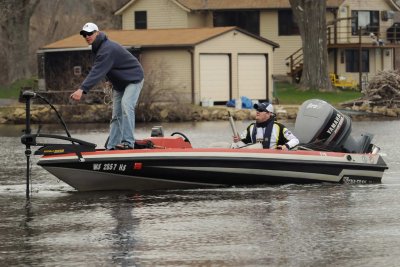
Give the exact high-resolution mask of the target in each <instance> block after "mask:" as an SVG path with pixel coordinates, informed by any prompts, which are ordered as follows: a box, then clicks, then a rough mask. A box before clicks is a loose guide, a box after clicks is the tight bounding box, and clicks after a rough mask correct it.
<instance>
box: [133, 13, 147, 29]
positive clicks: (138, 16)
mask: <svg viewBox="0 0 400 267" xmlns="http://www.w3.org/2000/svg"><path fill="white" fill-rule="evenodd" d="M135 29H147V12H146V11H135Z"/></svg>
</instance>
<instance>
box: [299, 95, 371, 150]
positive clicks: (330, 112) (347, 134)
mask: <svg viewBox="0 0 400 267" xmlns="http://www.w3.org/2000/svg"><path fill="white" fill-rule="evenodd" d="M294 133H295V135H296V137H297V138H299V140H300V146H302V147H304V148H308V149H312V150H325V151H336V152H349V153H369V152H371V150H372V148H373V145H372V144H371V140H372V137H373V136H372V135H371V134H361V136H359V137H357V138H354V137H352V136H351V119H350V118H349V117H348V116H346V115H344V114H342V113H341V112H340V111H339V110H337V109H335V108H334V107H333V106H331V105H330V104H328V103H327V102H325V101H323V100H318V99H311V100H307V101H305V102H304V103H303V104H302V105H301V107H300V109H299V112H298V115H297V118H296V123H295V129H294Z"/></svg>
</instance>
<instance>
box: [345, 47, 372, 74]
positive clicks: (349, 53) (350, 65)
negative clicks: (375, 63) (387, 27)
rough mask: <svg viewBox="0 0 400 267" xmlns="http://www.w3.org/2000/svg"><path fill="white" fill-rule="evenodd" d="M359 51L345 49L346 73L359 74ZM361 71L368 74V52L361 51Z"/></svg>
mask: <svg viewBox="0 0 400 267" xmlns="http://www.w3.org/2000/svg"><path fill="white" fill-rule="evenodd" d="M359 54H360V52H359V50H358V49H347V50H346V72H360V68H359V64H360V60H359ZM361 66H362V68H361V71H362V72H369V51H368V50H362V51H361Z"/></svg>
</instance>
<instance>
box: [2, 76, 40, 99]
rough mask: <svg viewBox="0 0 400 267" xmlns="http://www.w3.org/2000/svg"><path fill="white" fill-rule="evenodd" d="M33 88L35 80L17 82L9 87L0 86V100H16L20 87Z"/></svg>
mask: <svg viewBox="0 0 400 267" xmlns="http://www.w3.org/2000/svg"><path fill="white" fill-rule="evenodd" d="M35 86H36V79H35V78H32V79H23V80H18V81H16V82H14V83H12V84H11V85H9V86H0V98H11V99H18V97H19V92H20V91H21V88H22V87H32V88H35Z"/></svg>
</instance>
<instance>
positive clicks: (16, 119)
mask: <svg viewBox="0 0 400 267" xmlns="http://www.w3.org/2000/svg"><path fill="white" fill-rule="evenodd" d="M6 102H7V101H6ZM6 102H5V101H0V104H1V105H0V124H24V123H25V104H24V103H19V102H17V101H9V102H7V103H8V104H5V103H6ZM54 106H55V108H56V109H57V110H58V112H59V113H60V115H61V117H62V118H63V119H64V121H65V122H66V123H109V121H110V118H111V112H112V108H111V106H110V105H104V104H99V105H87V104H69V105H54ZM274 107H275V113H276V117H277V120H278V121H291V120H295V119H296V117H297V113H298V109H299V107H300V105H278V104H274ZM336 108H337V107H336ZM337 109H338V110H339V111H340V112H342V113H343V114H345V115H347V116H349V117H350V118H351V119H353V120H365V119H376V118H382V117H383V118H387V119H396V118H398V116H399V115H400V109H389V108H386V107H374V108H370V109H361V108H360V107H358V106H354V107H353V108H343V109H340V108H337ZM229 114H231V115H232V117H233V118H234V119H235V120H254V119H255V115H256V111H255V110H254V109H235V108H231V107H226V106H213V107H201V106H197V105H191V104H180V105H176V104H170V105H152V106H151V107H147V108H145V107H138V108H137V109H136V121H137V122H187V121H218V120H227V119H228V118H229ZM31 121H32V123H43V124H51V123H57V122H58V117H57V114H56V113H55V112H54V111H53V110H52V109H51V107H50V106H48V105H43V104H31Z"/></svg>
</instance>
